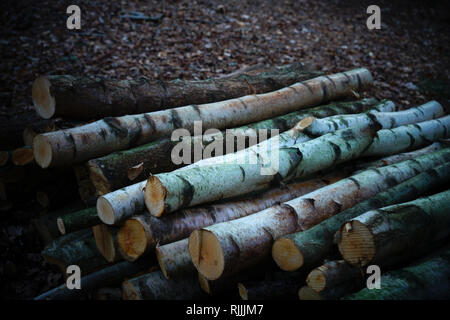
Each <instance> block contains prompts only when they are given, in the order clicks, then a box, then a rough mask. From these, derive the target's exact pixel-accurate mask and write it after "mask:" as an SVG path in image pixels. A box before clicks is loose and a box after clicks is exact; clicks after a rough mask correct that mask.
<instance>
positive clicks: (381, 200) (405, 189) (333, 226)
mask: <svg viewBox="0 0 450 320" xmlns="http://www.w3.org/2000/svg"><path fill="white" fill-rule="evenodd" d="M402 159H403V158H402ZM449 180H450V163H449V162H447V163H444V164H442V165H440V166H437V167H435V168H431V169H428V170H426V171H425V172H422V173H419V174H418V175H416V176H414V177H412V178H410V179H408V180H406V181H404V182H402V183H400V184H398V185H396V186H394V187H392V188H389V189H388V190H386V191H383V192H380V193H378V194H377V195H375V196H374V197H372V198H370V199H368V200H366V201H363V202H361V203H359V204H357V205H355V206H354V207H352V208H350V209H348V210H345V211H343V212H341V213H339V214H337V215H335V216H333V217H330V218H329V219H326V220H325V221H323V222H321V223H319V224H318V225H316V226H314V227H312V228H311V229H308V230H305V231H303V232H298V233H293V234H290V235H286V236H284V237H282V238H280V239H278V240H276V241H275V243H274V245H273V247H272V255H273V257H274V259H275V262H276V263H277V264H278V266H279V267H280V268H281V269H283V270H286V271H294V270H297V269H299V268H302V269H307V270H308V269H311V268H312V267H314V266H316V265H319V264H320V263H321V262H322V261H323V260H324V259H325V258H326V256H327V255H328V254H329V253H330V252H331V251H332V250H333V246H334V243H333V240H334V234H335V233H336V231H338V230H339V228H340V227H341V225H342V224H343V223H344V222H345V221H348V220H350V219H352V218H355V217H357V216H358V215H360V214H362V213H364V212H366V211H369V210H373V209H378V208H381V207H384V206H388V205H393V204H396V203H401V202H406V201H411V200H414V199H416V198H417V197H419V196H421V195H422V194H424V193H426V192H428V191H429V190H434V189H437V188H439V187H442V186H444V185H445V184H446V183H448V181H449Z"/></svg>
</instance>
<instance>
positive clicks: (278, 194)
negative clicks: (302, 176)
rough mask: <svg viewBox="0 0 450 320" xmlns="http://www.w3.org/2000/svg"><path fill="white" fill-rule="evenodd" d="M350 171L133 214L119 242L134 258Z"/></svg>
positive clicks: (280, 200) (259, 209)
mask: <svg viewBox="0 0 450 320" xmlns="http://www.w3.org/2000/svg"><path fill="white" fill-rule="evenodd" d="M350 172H351V168H346V169H343V170H342V171H340V172H339V173H332V174H328V175H326V176H324V177H321V178H317V179H311V180H307V181H303V182H295V183H291V184H286V185H284V186H283V187H275V188H271V189H269V190H267V191H264V192H262V193H261V194H258V195H256V196H252V197H248V196H247V197H244V198H242V197H241V198H240V199H237V200H234V201H228V202H219V203H216V204H211V205H207V206H201V207H195V208H190V209H184V210H180V211H177V212H175V213H173V214H170V215H165V216H163V217H160V218H157V217H154V216H152V215H151V214H149V213H148V212H146V213H144V214H141V215H139V216H134V217H132V218H131V219H128V220H126V221H125V223H124V225H123V227H122V228H121V229H120V231H119V234H118V243H119V246H120V248H121V253H122V254H123V255H124V258H125V259H127V260H135V259H137V258H138V257H140V256H142V255H144V254H146V253H149V252H152V251H153V250H154V248H155V246H156V244H159V245H164V244H167V243H171V242H174V241H178V240H181V239H184V238H187V237H188V236H189V235H190V234H191V232H192V231H194V230H196V229H199V228H203V227H207V226H210V225H213V224H215V223H220V222H224V221H229V220H234V219H238V218H242V217H245V216H247V215H249V214H252V213H255V212H258V211H261V210H263V209H266V208H268V207H271V206H273V205H275V204H276V203H279V202H284V201H288V200H291V199H294V198H297V197H299V196H301V195H303V194H306V193H309V192H311V191H313V190H316V189H319V188H322V187H324V186H326V185H328V184H331V183H334V182H336V181H338V180H340V179H343V178H345V177H347V176H348V175H349V174H350Z"/></svg>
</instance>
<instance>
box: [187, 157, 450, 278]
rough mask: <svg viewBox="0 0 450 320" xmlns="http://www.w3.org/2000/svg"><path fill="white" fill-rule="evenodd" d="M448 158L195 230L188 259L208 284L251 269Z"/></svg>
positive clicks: (411, 164) (407, 164) (370, 174)
mask: <svg viewBox="0 0 450 320" xmlns="http://www.w3.org/2000/svg"><path fill="white" fill-rule="evenodd" d="M449 156H450V149H443V150H441V151H438V152H436V153H433V154H429V155H425V156H422V157H419V158H417V159H415V160H408V161H404V162H401V163H398V164H394V165H390V166H386V167H381V168H378V169H368V170H366V171H364V172H361V173H359V174H357V175H354V176H352V177H350V178H346V179H343V180H340V181H338V182H336V183H334V184H331V185H329V186H326V187H324V188H321V189H318V190H316V191H313V192H311V193H309V194H306V195H304V196H301V197H299V198H296V199H293V200H290V201H287V202H284V203H282V204H281V205H276V206H273V207H271V208H268V209H266V210H263V211H260V212H258V213H254V214H252V215H250V216H247V217H243V218H241V219H237V220H233V221H228V222H222V223H218V224H215V225H213V226H210V227H206V228H202V229H200V230H196V231H194V232H192V234H191V235H190V237H189V253H190V256H191V260H192V262H193V263H194V265H195V267H196V268H197V270H198V271H199V272H200V273H202V274H203V276H205V277H206V278H207V279H211V280H214V279H218V278H220V277H222V276H226V275H229V274H233V273H236V272H238V271H239V270H242V269H245V268H248V267H251V266H254V265H256V264H258V263H259V262H261V261H263V260H264V259H266V257H267V256H268V255H269V254H270V251H271V250H270V249H271V247H272V244H273V241H274V240H277V239H279V238H280V237H282V236H284V235H286V234H290V233H294V232H298V231H302V230H307V229H309V228H311V227H312V226H314V225H316V224H318V223H319V222H321V221H323V220H325V219H327V218H329V217H331V216H333V215H335V214H337V213H339V212H341V211H343V210H346V209H348V208H351V207H353V206H354V205H355V204H357V203H358V202H361V201H363V200H366V199H368V198H370V197H372V196H374V195H375V194H377V193H379V192H380V191H382V190H385V189H387V188H389V187H392V186H393V185H396V184H398V183H400V182H402V181H404V180H406V179H408V178H411V177H412V176H414V175H416V174H417V173H418V172H422V171H425V170H427V169H430V168H432V167H434V166H437V165H440V164H443V163H445V162H447V161H448V159H449ZM274 250H275V252H277V251H278V249H276V248H275V249H274ZM273 252H274V251H272V255H273V256H274V253H273ZM278 252H280V257H277V256H276V254H275V256H274V258H275V260H279V259H282V257H283V255H284V253H285V250H284V248H283V247H281V248H280V250H279V251H278Z"/></svg>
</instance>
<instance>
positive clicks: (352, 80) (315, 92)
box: [33, 69, 372, 168]
mask: <svg viewBox="0 0 450 320" xmlns="http://www.w3.org/2000/svg"><path fill="white" fill-rule="evenodd" d="M371 83H372V76H371V74H370V72H369V71H368V70H367V69H356V70H351V71H347V72H344V73H338V74H333V75H330V76H321V77H317V78H314V79H311V80H306V81H303V82H298V83H296V84H293V85H291V86H289V87H285V88H283V89H280V90H277V91H273V92H270V93H265V94H259V95H248V96H245V97H241V98H237V99H231V100H226V101H222V102H215V103H209V104H203V105H190V106H184V107H179V108H175V109H169V110H163V111H156V112H151V113H141V114H136V115H127V116H122V117H116V118H112V117H107V118H105V119H103V120H99V121H96V122H92V123H89V124H87V125H84V126H80V127H76V128H72V129H67V130H60V131H55V132H50V133H45V134H40V135H38V136H36V137H35V138H34V140H33V151H34V158H35V160H36V162H37V163H38V164H39V165H40V166H41V167H43V168H47V167H49V166H61V165H66V166H67V165H70V164H73V163H76V162H81V161H86V160H89V159H93V158H97V157H100V156H104V155H107V154H109V153H111V152H114V151H119V150H124V149H129V148H132V147H135V146H139V145H142V144H145V143H149V142H151V141H155V140H157V139H158V138H162V137H168V136H169V135H171V134H172V132H173V131H174V130H175V129H177V128H184V129H186V130H187V131H188V132H190V133H191V134H192V133H193V128H194V122H196V121H202V127H203V128H204V129H205V130H207V129H210V128H215V129H218V130H222V129H225V128H232V127H238V126H241V125H244V124H247V123H252V122H256V121H260V120H263V119H268V118H273V117H276V116H279V115H281V114H286V113H289V112H292V111H295V110H299V109H302V108H307V107H312V106H315V105H319V104H323V103H326V102H328V101H330V100H336V99H339V98H341V97H345V96H347V95H350V94H351V93H352V92H354V91H360V90H364V88H366V87H367V86H369V85H370V84H371Z"/></svg>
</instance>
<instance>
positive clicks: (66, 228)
mask: <svg viewBox="0 0 450 320" xmlns="http://www.w3.org/2000/svg"><path fill="white" fill-rule="evenodd" d="M56 223H57V224H58V230H59V231H60V232H61V234H66V233H72V232H75V231H78V230H81V229H85V228H89V227H92V226H95V225H97V224H100V223H101V221H100V219H99V217H98V215H97V210H96V209H95V207H93V208H87V209H83V210H80V211H76V212H72V213H69V214H65V215H63V216H59V217H57V219H56Z"/></svg>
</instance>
